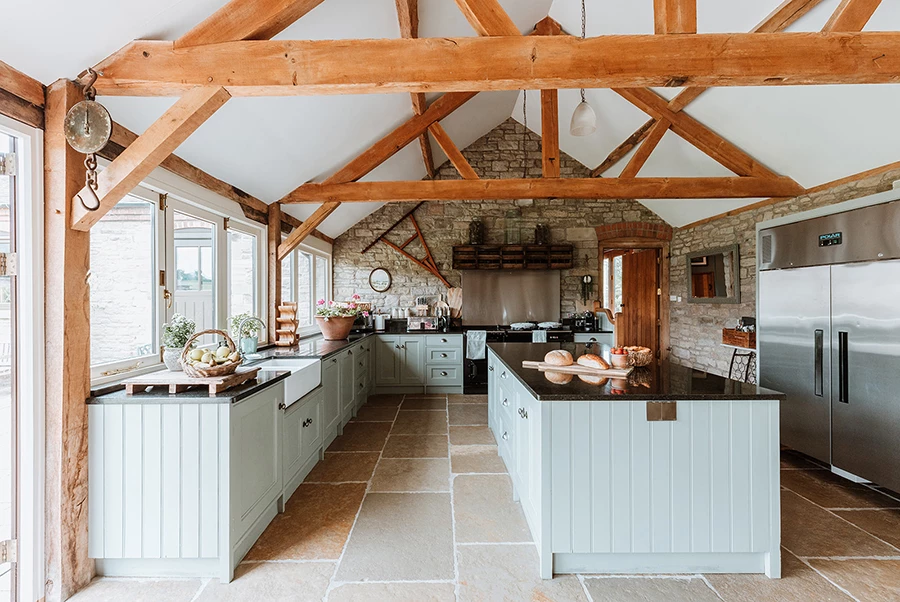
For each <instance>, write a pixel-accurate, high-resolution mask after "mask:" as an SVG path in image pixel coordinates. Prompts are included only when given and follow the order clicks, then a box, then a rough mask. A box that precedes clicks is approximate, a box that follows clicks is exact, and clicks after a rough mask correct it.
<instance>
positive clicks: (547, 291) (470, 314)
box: [462, 270, 560, 325]
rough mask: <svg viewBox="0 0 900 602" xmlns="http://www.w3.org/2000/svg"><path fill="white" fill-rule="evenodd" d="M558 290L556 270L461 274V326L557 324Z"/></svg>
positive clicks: (558, 280)
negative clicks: (526, 323)
mask: <svg viewBox="0 0 900 602" xmlns="http://www.w3.org/2000/svg"><path fill="white" fill-rule="evenodd" d="M559 287H560V274H559V270H546V271H544V270H539V271H505V272H504V271H500V270H497V271H493V270H491V271H481V270H478V271H476V270H468V271H463V272H462V289H463V306H462V319H463V324H468V325H486V324H512V323H513V322H529V321H530V322H558V321H559V315H560V311H559V296H560V292H559Z"/></svg>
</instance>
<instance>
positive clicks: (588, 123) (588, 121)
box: [569, 0, 597, 136]
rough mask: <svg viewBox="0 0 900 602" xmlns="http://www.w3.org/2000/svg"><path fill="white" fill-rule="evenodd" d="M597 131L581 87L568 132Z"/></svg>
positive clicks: (584, 21)
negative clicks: (578, 101)
mask: <svg viewBox="0 0 900 602" xmlns="http://www.w3.org/2000/svg"><path fill="white" fill-rule="evenodd" d="M586 37H587V14H586V11H585V6H584V0H581V39H582V40H583V39H585V38H586ZM596 131H597V114H596V113H594V109H593V107H591V105H589V104H588V102H587V99H586V98H585V96H584V88H582V89H581V102H580V103H578V106H577V107H575V112H574V113H572V123H571V124H570V125H569V133H571V134H572V135H573V136H590V135H591V134H593V133H594V132H596Z"/></svg>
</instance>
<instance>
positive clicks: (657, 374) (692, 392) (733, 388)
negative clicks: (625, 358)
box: [488, 343, 784, 401]
mask: <svg viewBox="0 0 900 602" xmlns="http://www.w3.org/2000/svg"><path fill="white" fill-rule="evenodd" d="M587 347H589V345H586V344H577V345H576V344H574V343H488V348H489V349H491V350H492V351H493V352H494V353H496V354H497V356H498V357H499V358H500V360H501V361H502V362H503V363H504V364H505V365H506V367H507V368H509V369H510V370H511V372H512V373H513V374H514V375H515V376H516V377H517V378H518V379H519V381H521V382H522V384H524V385H525V388H526V389H528V391H529V392H530V393H531V394H532V395H533V396H534V397H535V399H539V400H541V401H593V400H603V401H677V400H737V399H779V400H781V399H784V395H783V394H782V393H779V392H777V391H772V390H770V389H766V388H764V387H759V386H757V385H751V384H747V383H743V382H739V381H736V380H731V379H729V378H725V377H724V376H718V375H715V374H709V373H707V372H703V371H701V370H696V369H694V368H690V367H688V366H682V365H679V364H674V363H672V362H669V361H660V362H654V363H653V364H651V365H650V366H647V367H644V368H635V369H634V371H632V373H631V374H629V375H628V378H627V379H608V380H606V381H605V382H601V383H600V384H597V385H592V384H589V383H586V382H584V381H582V380H581V379H579V378H578V377H577V376H573V378H572V381H571V382H569V383H567V384H555V383H552V382H550V381H549V380H547V379H546V377H545V374H544V373H543V372H539V371H538V370H531V369H528V368H523V367H522V362H523V361H538V362H540V361H543V360H544V355H546V354H547V352H548V351H553V350H554V349H565V350H567V351H569V352H570V353H571V354H572V355H573V357H575V358H576V359H577V358H578V356H580V355H582V354H584V353H585V349H586V348H587ZM609 351H610V347H609V346H608V345H597V344H594V345H592V346H590V351H588V353H595V354H597V355H599V356H601V357H603V358H605V359H606V360H607V361H608V360H609V355H610V354H609Z"/></svg>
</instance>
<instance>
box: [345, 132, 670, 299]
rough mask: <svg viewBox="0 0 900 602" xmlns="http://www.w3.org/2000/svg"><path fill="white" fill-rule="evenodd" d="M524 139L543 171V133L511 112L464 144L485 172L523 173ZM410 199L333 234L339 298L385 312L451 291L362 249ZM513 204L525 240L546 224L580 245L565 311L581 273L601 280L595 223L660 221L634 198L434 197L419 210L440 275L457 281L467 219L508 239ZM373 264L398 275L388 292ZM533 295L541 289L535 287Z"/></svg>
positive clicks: (565, 165)
mask: <svg viewBox="0 0 900 602" xmlns="http://www.w3.org/2000/svg"><path fill="white" fill-rule="evenodd" d="M523 142H524V144H525V148H526V150H527V154H528V156H527V172H528V177H532V178H537V177H540V176H541V147H540V137H539V136H537V135H536V134H534V133H533V132H530V131H529V132H527V134H526V133H525V131H524V128H523V127H522V126H521V125H520V124H519V123H517V122H516V121H515V120H513V119H509V120H507V121H506V122H504V123H502V124H500V125H499V126H497V127H496V128H494V129H493V130H491V132H489V133H488V134H487V135H485V136H484V137H482V138H481V139H479V140H478V141H476V142H475V143H473V144H472V145H470V146H469V147H468V148H466V149H465V150H464V151H463V155H465V157H466V159H467V160H468V161H469V163H471V165H472V167H473V168H474V169H475V171H476V172H477V173H478V175H479V176H480V177H482V178H485V179H500V178H520V177H522V176H523V173H524V171H525V162H524V161H525V159H524V158H523V156H522V145H523ZM560 172H561V176H562V177H564V178H578V177H580V178H585V177H589V175H590V174H589V172H590V170H589V169H588V168H587V167H585V166H584V165H582V164H581V163H579V162H577V161H575V160H574V159H572V158H571V157H568V156H566V155H562V156H561V157H560ZM438 173H439V175H438V178H439V179H445V180H451V179H459V174H458V173H457V172H456V170H455V169H454V167H453V166H452V165H450V164H449V163H446V164H444V165H443V166H442V167H441V168H440V169H439V170H438ZM413 206H414V204H410V203H402V204H401V203H390V204H388V205H386V206H384V207H382V208H381V209H379V210H378V211H376V212H375V213H373V214H372V215H370V216H368V217H366V218H365V219H363V220H362V221H360V222H359V223H357V224H356V225H355V226H354V227H353V228H351V229H350V230H348V231H347V232H346V233H344V234H342V235H341V236H340V237H338V238H337V239H336V240H335V243H334V298H335V299H337V300H343V299H348V298H349V297H350V295H352V294H353V293H359V294H360V295H361V296H362V298H363V300H364V301H371V302H373V303H374V305H375V307H376V308H377V310H378V311H382V310H384V311H387V310H390V308H392V307H398V306H402V307H411V306H412V305H413V304H414V303H415V297H417V296H422V295H425V296H430V297H436V296H437V295H438V294H442V293H446V292H447V289H446V288H445V287H444V285H443V284H442V283H441V282H440V281H439V280H438V279H437V278H436V277H434V276H433V275H431V274H429V273H428V272H426V271H425V270H424V269H422V268H421V267H419V266H417V265H415V264H413V263H412V262H411V261H410V260H409V259H407V258H405V257H403V256H401V255H400V254H399V253H397V252H396V251H394V250H393V249H391V248H389V247H388V246H387V245H385V244H383V243H379V244H378V245H376V246H375V247H373V248H372V249H370V250H369V251H368V252H367V253H366V254H365V255H361V254H360V251H362V249H364V248H365V247H366V246H367V245H369V243H371V242H372V241H373V240H374V239H375V238H376V237H377V236H379V235H380V234H381V233H382V232H384V231H385V230H386V229H388V228H390V227H391V226H392V225H393V224H394V223H395V222H396V221H397V220H398V219H399V218H400V217H402V216H403V215H404V214H405V213H406V212H407V211H409V210H410V209H411V208H412V207H413ZM511 210H512V211H515V212H516V213H517V220H518V221H519V225H520V228H521V230H522V242H524V243H528V242H533V240H534V227H535V225H536V224H538V223H543V224H547V225H548V226H549V227H550V232H551V240H552V242H555V243H571V244H573V245H575V267H574V269H572V270H564V271H563V272H562V274H561V280H562V290H561V303H560V310H561V312H562V315H563V316H565V315H567V314H569V313H572V312H575V311H576V310H577V309H578V307H577V304H578V302H579V297H580V290H581V288H580V277H581V276H582V275H584V274H586V273H590V274H593V275H594V277H595V281H598V280H599V279H598V278H597V277H596V275H597V272H598V264H597V234H596V231H595V228H596V227H598V226H603V225H606V224H613V223H619V222H649V223H655V224H661V223H663V222H662V220H661V219H660V218H659V217H658V216H657V215H656V214H654V213H653V212H651V211H650V210H649V209H647V208H646V207H644V206H643V205H641V204H639V203H636V202H634V201H631V200H612V201H610V200H583V199H553V200H548V199H526V200H518V201H459V202H455V201H454V202H431V203H426V204H425V205H424V206H422V207H420V208H419V210H418V211H417V212H416V214H415V216H416V221H417V222H418V224H419V226H420V228H421V229H422V232H423V234H424V236H425V240H426V241H427V242H428V247H429V248H430V250H431V253H432V255H433V256H434V259H435V261H436V263H437V265H438V266H439V268H440V272H441V274H443V275H444V277H445V278H446V279H447V280H448V281H449V282H450V284H451V285H453V286H459V285H460V279H461V278H460V273H459V272H457V271H455V270H453V269H452V247H453V245H458V244H466V243H467V242H468V231H469V223H470V222H471V220H472V218H474V217H480V218H481V219H482V221H483V222H484V225H485V242H486V243H503V242H505V238H504V236H505V226H506V219H507V218H506V214H507V212H508V211H511ZM414 233H415V231H414V230H413V227H412V225H411V224H410V223H409V221H408V220H407V221H405V222H404V223H403V224H402V225H401V226H398V227H397V228H395V229H394V231H393V232H391V234H390V236H389V238H390V240H391V241H393V242H395V243H396V244H398V245H399V244H402V243H403V242H404V241H405V240H407V239H408V238H409V237H410V236H412V235H413V234H414ZM407 251H409V252H410V253H411V254H412V255H414V256H416V257H419V258H421V257H423V256H424V251H423V250H422V247H421V245H420V244H419V241H418V240H417V241H416V242H414V243H412V244H411V245H409V246H408V247H407ZM376 267H384V268H387V269H388V270H389V271H390V272H391V275H392V276H393V283H392V286H391V288H390V290H388V291H387V292H386V293H385V294H378V293H375V292H374V291H372V289H371V288H369V285H368V278H369V273H370V272H371V271H372V269H374V268H376ZM536 294H540V292H539V291H536Z"/></svg>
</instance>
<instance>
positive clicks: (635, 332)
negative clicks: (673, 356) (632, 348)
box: [616, 249, 659, 352]
mask: <svg viewBox="0 0 900 602" xmlns="http://www.w3.org/2000/svg"><path fill="white" fill-rule="evenodd" d="M658 257H659V249H639V250H636V251H635V252H633V253H627V254H626V255H624V256H623V257H622V319H621V322H622V326H621V327H622V329H623V332H622V336H621V338H620V337H618V336H617V337H616V338H617V339H619V340H622V341H624V342H625V344H626V345H643V346H644V347H649V348H650V349H652V350H653V351H654V352H656V351H658V350H659V295H658V290H659V261H658ZM617 327H618V325H617Z"/></svg>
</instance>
